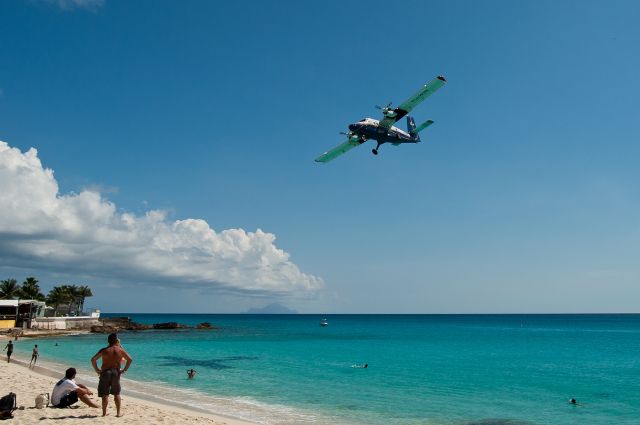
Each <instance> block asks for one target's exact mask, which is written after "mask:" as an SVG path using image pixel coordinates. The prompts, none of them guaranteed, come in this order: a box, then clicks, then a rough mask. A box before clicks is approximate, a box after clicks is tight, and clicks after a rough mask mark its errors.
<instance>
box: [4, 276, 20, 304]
mask: <svg viewBox="0 0 640 425" xmlns="http://www.w3.org/2000/svg"><path fill="white" fill-rule="evenodd" d="M19 296H20V288H18V281H17V280H15V279H5V280H3V281H2V282H0V299H3V300H13V299H15V298H18V297H19Z"/></svg>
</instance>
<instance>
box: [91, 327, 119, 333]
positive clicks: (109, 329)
mask: <svg viewBox="0 0 640 425" xmlns="http://www.w3.org/2000/svg"><path fill="white" fill-rule="evenodd" d="M91 332H92V333H96V334H111V333H114V332H118V328H116V327H115V326H109V325H93V326H91Z"/></svg>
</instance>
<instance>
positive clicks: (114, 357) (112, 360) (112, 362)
mask: <svg viewBox="0 0 640 425" xmlns="http://www.w3.org/2000/svg"><path fill="white" fill-rule="evenodd" d="M98 354H99V355H100V356H99V357H100V358H102V367H101V368H100V369H101V370H105V369H120V361H121V360H122V358H123V357H125V358H126V357H129V355H128V354H127V355H126V356H125V354H126V351H124V349H123V348H122V347H120V346H118V345H112V346H109V347H106V348H103V349H102V350H100V351H99V352H98Z"/></svg>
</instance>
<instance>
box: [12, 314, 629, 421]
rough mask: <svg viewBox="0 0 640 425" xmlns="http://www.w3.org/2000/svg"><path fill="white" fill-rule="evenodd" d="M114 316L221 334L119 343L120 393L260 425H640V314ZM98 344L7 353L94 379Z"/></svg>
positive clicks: (159, 334)
mask: <svg viewBox="0 0 640 425" xmlns="http://www.w3.org/2000/svg"><path fill="white" fill-rule="evenodd" d="M123 315H126V316H130V317H131V318H132V319H133V320H135V321H137V322H141V323H157V322H167V321H175V322H179V323H184V324H190V325H195V324H197V323H200V322H211V323H213V324H215V325H216V326H219V327H220V328H221V329H220V330H211V331H209V330H180V331H143V332H126V333H122V334H121V339H122V344H123V345H124V347H125V348H126V349H127V350H128V351H129V353H130V354H131V355H132V356H133V357H134V360H135V361H134V364H133V366H132V368H131V370H130V373H129V374H128V375H127V377H128V379H131V380H135V381H137V382H129V381H126V384H125V387H127V388H129V389H131V390H134V391H143V392H148V393H152V394H155V395H156V396H158V397H161V398H165V399H171V400H176V401H180V402H184V403H187V404H190V405H192V406H194V407H199V408H202V409H206V410H211V411H214V412H216V413H222V414H230V415H233V416H237V417H242V418H246V419H251V420H254V421H258V422H260V423H268V424H299V423H314V424H329V423H332V424H335V423H338V424H371V425H377V424H408V425H412V424H442V425H445V424H446V425H449V424H456V425H460V424H465V425H470V424H482V425H497V424H509V425H515V424H522V425H524V424H553V425H563V424H567V425H569V424H571V425H573V424H586V425H597V424H603V425H604V424H607V425H609V424H640V315H328V316H319V315H164V314H118V315H116V316H123ZM323 317H326V318H327V320H328V322H329V326H327V327H321V326H319V322H320V320H321V319H322V318H323ZM105 340H106V335H81V336H75V337H65V338H47V339H39V340H37V341H34V340H26V339H25V340H21V341H18V344H17V347H16V351H17V354H22V355H23V356H25V355H26V354H27V353H28V352H29V351H30V349H31V347H32V346H33V344H34V343H38V344H39V346H40V352H41V355H42V360H44V361H52V362H55V363H60V364H64V365H69V366H70V365H73V366H75V367H78V368H80V369H81V370H82V371H83V372H86V375H85V376H89V375H91V379H94V377H93V375H92V374H91V373H90V372H89V370H90V365H89V358H90V357H91V356H92V355H93V354H94V353H95V352H96V351H97V350H98V349H99V348H100V347H101V346H103V345H104V341H105ZM56 343H57V344H58V345H57V346H56ZM364 363H367V364H368V365H369V367H368V368H366V369H364V368H361V367H356V366H359V365H362V364H364ZM192 367H193V368H195V369H196V370H197V371H198V375H197V377H196V378H195V379H193V380H188V379H187V378H186V370H187V369H188V368H192ZM571 397H573V398H576V399H577V400H578V402H579V403H581V405H579V406H573V405H570V404H569V403H568V400H569V398H571Z"/></svg>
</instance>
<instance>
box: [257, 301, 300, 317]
mask: <svg viewBox="0 0 640 425" xmlns="http://www.w3.org/2000/svg"><path fill="white" fill-rule="evenodd" d="M245 314H298V312H297V311H295V310H292V309H290V308H287V307H285V306H283V305H282V304H278V303H272V304H269V305H266V306H264V307H262V308H250V309H249V310H247V311H246V312H245Z"/></svg>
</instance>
